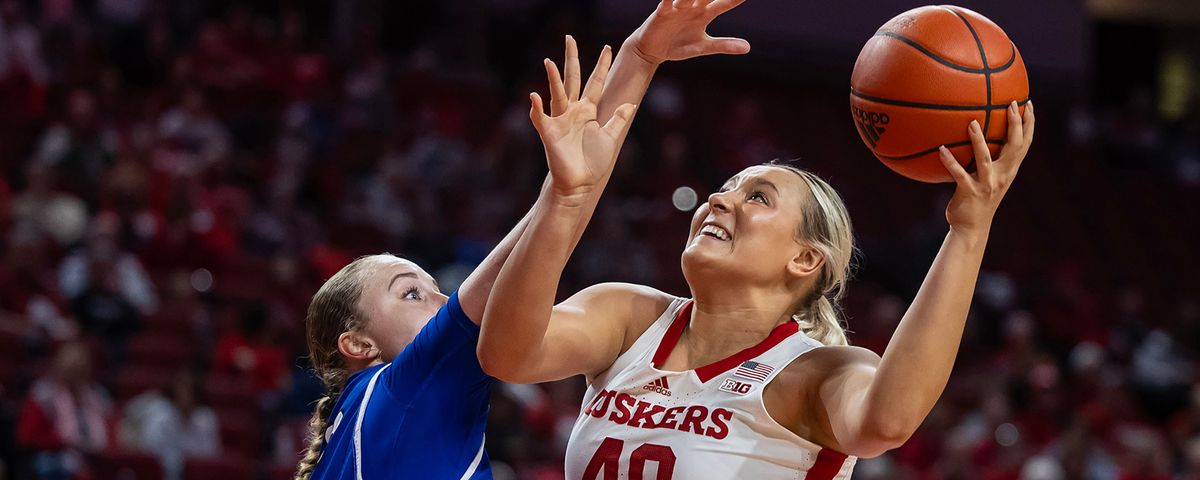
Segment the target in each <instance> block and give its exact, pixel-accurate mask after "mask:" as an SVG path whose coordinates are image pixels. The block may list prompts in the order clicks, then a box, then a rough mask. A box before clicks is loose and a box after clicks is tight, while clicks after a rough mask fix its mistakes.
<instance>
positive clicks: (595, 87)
mask: <svg viewBox="0 0 1200 480" xmlns="http://www.w3.org/2000/svg"><path fill="white" fill-rule="evenodd" d="M610 66H612V47H609V46H608V45H605V46H604V50H602V51H601V52H600V59H599V60H597V61H596V69H595V70H592V76H591V77H588V82H587V85H585V86H584V87H583V99H585V100H587V101H588V102H591V103H592V104H593V105H598V104H599V103H600V94H601V93H603V92H604V81H605V80H607V79H608V67H610Z"/></svg>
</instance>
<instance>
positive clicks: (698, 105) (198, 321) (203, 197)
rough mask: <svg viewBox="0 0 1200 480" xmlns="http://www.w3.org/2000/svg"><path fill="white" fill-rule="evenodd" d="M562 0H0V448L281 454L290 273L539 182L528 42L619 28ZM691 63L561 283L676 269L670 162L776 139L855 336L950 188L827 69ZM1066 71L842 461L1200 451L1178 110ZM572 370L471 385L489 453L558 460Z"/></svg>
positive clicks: (665, 77)
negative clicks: (488, 388) (1003, 196)
mask: <svg viewBox="0 0 1200 480" xmlns="http://www.w3.org/2000/svg"><path fill="white" fill-rule="evenodd" d="M593 7H594V5H593V4H591V3H588V2H582V3H578V4H570V5H558V4H557V2H519V3H515V4H504V3H503V2H500V4H496V5H492V4H487V3H484V2H475V1H461V2H442V3H439V2H431V3H430V4H428V5H408V4H407V2H386V1H381V0H358V1H350V0H346V1H339V2H332V1H324V2H322V1H316V0H305V1H285V2H279V3H276V2H245V3H239V2H218V1H202V0H172V1H169V2H151V1H146V0H91V1H74V0H42V1H15V0H0V99H2V103H0V104H2V105H4V108H2V109H0V171H2V172H3V177H2V178H0V258H3V261H2V263H0V479H3V478H20V479H25V478H33V479H107V478H137V479H141V478H168V479H183V478H189V479H190V478H197V479H199V478H218V477H221V478H224V479H225V480H236V479H243V478H245V479H259V478H279V479H283V478H290V476H291V473H292V471H293V469H294V466H295V463H296V461H297V459H298V458H299V452H300V451H301V450H302V448H303V447H304V445H305V443H304V439H303V435H304V433H305V432H306V423H307V421H308V418H309V415H310V414H311V408H312V402H313V401H314V400H315V399H316V397H317V396H318V394H319V393H320V389H321V386H320V383H319V382H318V381H317V380H316V379H315V378H314V377H313V376H312V375H311V374H310V373H309V372H308V371H307V370H306V363H305V359H304V357H303V354H304V352H305V346H304V328H303V319H304V313H305V309H306V308H307V302H308V299H309V297H310V296H311V295H312V294H313V293H314V292H315V291H316V288H317V287H318V286H319V285H320V283H321V282H322V281H323V279H324V278H327V277H328V276H329V275H330V274H332V273H333V272H335V271H337V270H338V269H339V268H340V267H341V266H343V265H345V264H346V263H347V262H348V261H350V260H351V259H353V258H354V257H355V256H358V255H361V254H369V253H378V252H384V251H387V252H392V253H395V254H399V255H402V256H405V257H407V258H410V259H412V260H414V261H416V262H417V263H419V264H421V265H423V266H424V267H425V268H426V269H428V270H429V271H430V272H431V273H433V274H434V275H435V276H436V277H437V278H438V281H439V283H440V284H441V286H442V288H443V289H445V290H446V291H447V292H448V291H449V290H451V289H453V288H455V286H456V285H458V283H459V282H461V280H462V279H463V278H465V276H466V275H467V274H468V273H469V272H470V271H471V269H472V268H473V267H474V266H475V265H476V264H477V263H478V262H479V261H480V260H481V259H482V258H483V257H484V256H485V255H486V254H487V252H488V251H489V249H490V248H491V246H492V245H494V244H495V243H496V242H497V241H498V240H499V239H500V238H501V237H502V236H503V234H504V233H506V232H507V230H508V229H509V228H510V227H511V226H512V225H513V224H514V223H515V222H516V220H517V219H518V218H519V216H520V215H521V214H523V213H524V211H525V210H526V208H527V207H528V205H530V204H531V202H532V200H533V198H534V196H535V194H536V192H537V189H538V187H539V186H540V184H541V178H542V175H543V174H544V170H545V167H544V159H543V157H542V149H541V146H540V144H539V143H538V141H537V137H536V135H535V134H534V132H533V129H532V128H531V127H530V125H529V124H528V117H527V112H528V106H527V103H525V102H526V100H525V98H526V97H525V93H526V92H528V91H530V90H532V89H535V88H541V85H542V83H543V80H542V79H541V77H540V75H542V74H541V66H540V61H539V60H540V58H541V57H544V56H550V57H555V58H556V57H557V56H558V55H560V54H561V47H560V45H561V43H560V42H561V38H562V35H563V34H565V33H574V34H576V35H577V36H579V37H580V38H582V39H583V40H582V42H581V45H583V50H584V52H585V53H586V52H590V51H593V50H595V51H598V49H599V46H600V45H601V42H602V41H607V42H610V43H613V44H614V45H616V44H619V41H620V38H621V37H620V36H619V35H621V34H623V33H624V32H607V31H606V30H605V29H604V28H603V27H602V26H599V25H597V24H596V23H597V14H596V12H595V11H594V10H595V9H594V8H593ZM613 35H616V36H613ZM751 41H752V42H753V38H751ZM593 47H594V48H593ZM1023 48H1026V49H1028V48H1036V47H1023ZM586 58H594V57H590V56H585V63H587V62H588V60H586ZM733 61H734V60H728V61H726V62H733ZM739 61H740V60H739ZM746 62H750V60H746ZM697 65H698V66H695V65H681V66H675V65H668V66H666V67H664V68H663V69H661V73H660V74H659V78H657V79H656V80H655V84H654V86H653V87H652V89H651V92H650V93H649V94H648V96H647V98H646V101H645V103H644V104H643V107H642V108H641V109H640V113H639V118H638V120H637V122H635V126H634V130H633V133H632V134H631V135H630V138H629V141H628V142H627V144H626V146H625V148H624V150H623V152H622V157H621V159H620V161H619V164H618V170H617V172H616V173H615V174H614V179H613V180H612V182H611V184H610V186H609V188H608V191H607V193H606V197H605V199H604V200H603V202H602V203H601V206H600V208H599V210H598V212H597V215H596V216H595V218H594V219H593V220H592V223H591V225H590V228H589V231H588V233H587V234H586V236H585V238H584V240H583V243H582V244H581V246H580V248H579V250H578V251H577V252H576V254H575V256H574V258H573V259H572V261H571V264H570V265H569V267H568V271H567V272H566V274H565V275H564V285H563V288H562V289H561V293H564V294H569V293H572V292H574V291H577V290H578V289H579V288H582V287H584V286H587V285H591V284H594V283H598V282H603V281H630V282H637V283H644V284H648V285H654V286H658V287H660V288H663V289H665V290H667V291H669V292H671V293H675V294H679V295H686V294H687V292H686V286H685V285H684V283H683V281H682V277H681V275H680V274H679V267H678V258H679V257H678V256H679V253H680V250H681V247H682V244H683V237H684V236H685V234H686V228H687V227H686V226H687V223H688V219H689V217H690V214H689V213H688V212H681V211H679V210H677V209H676V208H675V207H674V206H673V204H672V196H673V194H675V193H676V189H677V188H680V187H687V188H692V189H695V190H696V191H698V192H700V198H701V199H703V198H704V195H705V194H706V192H708V191H711V190H712V189H713V188H714V187H716V186H718V185H720V184H721V183H722V182H723V181H724V179H725V177H726V176H728V175H730V174H732V173H734V172H736V171H737V170H739V169H741V168H743V167H745V166H748V165H752V164H756V163H760V162H763V161H767V160H772V159H776V158H782V159H788V158H795V157H799V160H798V164H799V165H800V166H803V167H805V168H809V169H812V170H814V171H815V172H817V173H818V174H820V175H822V176H823V177H825V178H827V179H829V180H830V181H831V182H832V184H833V185H834V186H835V187H836V188H838V189H839V191H840V192H841V193H842V194H843V195H844V197H845V199H846V201H847V204H848V206H849V209H850V212H851V215H852V217H853V219H854V221H855V226H856V228H857V239H858V241H859V245H860V247H861V249H862V255H861V258H860V260H859V262H858V263H859V266H858V273H857V278H856V280H854V281H853V282H852V284H851V285H852V286H851V288H850V292H849V295H848V297H847V299H846V304H845V313H846V316H847V318H848V324H849V326H850V329H851V331H852V333H851V334H850V340H851V342H852V343H854V344H857V345H862V346H865V347H867V348H871V349H874V350H876V351H877V352H882V350H883V348H884V347H885V346H886V343H887V340H888V338H889V336H890V333H891V329H892V328H893V327H894V326H895V324H896V322H897V321H898V320H899V318H900V316H901V315H902V314H903V312H904V310H905V308H906V307H907V301H908V300H909V299H910V298H911V296H912V295H913V294H914V293H915V291H916V288H917V287H918V286H919V283H920V281H921V278H922V277H923V275H924V273H925V271H926V270H927V269H928V264H929V261H930V260H931V259H932V257H933V253H934V252H936V249H937V247H938V245H939V244H940V239H941V236H942V235H944V232H945V220H944V217H943V209H944V206H945V201H946V200H947V199H948V195H949V187H947V186H927V185H919V184H916V183H913V182H910V181H907V180H904V179H902V178H900V177H899V176H896V175H895V174H892V173H891V172H888V171H886V169H884V168H883V167H882V166H881V165H880V164H879V163H878V162H876V161H874V160H873V159H872V158H871V157H870V156H869V154H868V153H867V151H866V149H865V148H864V147H862V146H861V141H860V140H859V139H858V138H857V136H856V134H855V132H854V129H853V127H852V124H851V121H850V118H849V115H848V112H847V111H846V106H845V97H844V95H845V90H844V83H845V81H846V79H844V78H841V79H828V80H823V79H821V78H820V75H819V74H814V75H807V74H806V72H804V71H803V70H804V66H803V65H789V66H787V68H786V69H784V70H782V71H776V70H779V69H778V68H775V66H767V67H762V66H756V65H754V64H740V65H742V66H744V67H746V68H745V70H747V71H735V69H733V68H730V67H729V66H728V64H723V63H722V62H715V61H714V62H709V63H705V62H699V63H698V64H697ZM722 65H725V66H724V67H722ZM767 70H770V71H772V72H773V73H771V74H769V75H766V74H763V72H764V71H767ZM814 77H815V78H814ZM798 78H805V79H806V80H804V81H799V80H797V79H798ZM1037 88H1043V90H1042V91H1038V90H1037ZM1070 91H1071V89H1070V86H1064V85H1059V84H1049V85H1037V84H1035V98H1037V101H1038V105H1039V109H1038V111H1039V129H1038V132H1039V133H1038V139H1037V141H1036V142H1035V144H1034V146H1033V150H1032V153H1031V154H1030V158H1029V160H1028V161H1027V162H1026V164H1025V166H1024V167H1023V171H1022V175H1021V177H1020V179H1019V180H1018V182H1017V185H1016V186H1015V187H1014V189H1013V191H1012V192H1010V194H1009V197H1010V199H1009V200H1006V204H1005V207H1004V208H1002V210H1001V213H1000V216H999V217H998V218H997V219H996V226H995V232H994V233H993V236H992V240H991V242H992V244H991V245H990V247H989V253H988V258H987V260H986V261H985V265H984V273H983V275H982V277H981V279H980V282H979V291H978V294H977V297H976V301H975V304H974V308H973V311H972V314H971V319H970V322H969V326H968V332H967V337H966V339H965V340H964V343H963V347H962V352H961V354H960V357H959V361H958V364H957V368H956V369H955V372H954V374H953V377H952V378H951V381H950V385H949V386H948V388H947V391H946V393H945V395H944V397H943V400H942V401H941V402H940V403H939V404H938V406H937V407H936V408H935V409H934V411H933V412H932V414H931V415H930V417H929V419H928V420H927V421H926V422H925V424H924V425H923V426H922V428H921V429H920V431H918V432H917V434H916V435H915V436H914V437H913V438H912V439H911V440H910V441H909V442H908V443H907V444H906V445H905V446H904V447H902V448H900V449H898V450H896V451H893V452H890V453H888V454H886V455H884V456H883V457H880V458H877V459H870V460H863V461H861V462H860V464H859V466H858V468H857V471H856V473H855V478H856V479H859V478H861V479H940V478H946V479H988V480H991V479H995V480H1002V479H1026V480H1055V479H1076V478H1079V479H1097V480H1109V479H1111V480H1142V479H1144V480H1159V479H1162V480H1167V479H1200V386H1198V384H1200V382H1198V380H1200V368H1198V367H1200V362H1198V358H1197V353H1198V352H1200V294H1198V292H1200V286H1198V285H1197V281H1196V278H1195V275H1194V271H1196V269H1197V268H1200V260H1198V258H1197V253H1196V252H1195V251H1193V249H1194V247H1195V245H1196V244H1197V242H1198V241H1200V232H1198V229H1200V226H1198V225H1197V224H1196V222H1195V218H1197V217H1196V216H1190V215H1195V214H1196V213H1197V212H1196V207H1195V206H1196V205H1200V108H1197V105H1196V104H1197V102H1196V101H1192V102H1191V106H1190V107H1189V108H1188V110H1187V112H1186V113H1185V114H1184V115H1182V116H1179V117H1176V118H1173V119H1171V120H1167V119H1164V118H1160V117H1158V116H1156V115H1155V111H1154V109H1153V108H1152V104H1150V103H1147V102H1149V100H1148V99H1145V98H1142V97H1140V96H1138V97H1132V98H1130V99H1129V101H1128V102H1127V106H1126V107H1122V108H1121V109H1107V110H1105V109H1100V108H1096V107H1091V106H1089V105H1088V104H1087V103H1086V102H1079V103H1072V102H1071V101H1070V100H1064V99H1069V98H1074V97H1072V95H1070V94H1069V93H1070ZM1194 91H1195V86H1193V92H1194ZM1058 92H1061V93H1062V94H1063V95H1061V97H1057V98H1056V96H1055V93H1058ZM797 112H801V113H799V114H798V113H797ZM684 197H686V195H684ZM1187 218H1192V220H1187ZM583 390H584V385H583V382H582V380H581V379H578V378H575V379H569V380H564V381H561V382H556V383H550V384H544V385H536V386H519V385H503V386H501V387H499V388H497V389H496V392H495V398H494V399H493V403H492V410H491V420H490V423H489V429H488V451H489V454H490V456H491V459H492V461H493V464H494V467H493V468H494V469H495V471H496V476H497V478H522V479H539V480H540V479H547V480H549V479H558V478H562V467H561V465H562V455H563V450H564V447H565V442H566V439H567V437H568V434H569V432H570V428H571V425H572V423H573V422H574V419H575V417H576V414H577V412H578V411H579V408H580V405H579V403H580V400H581V397H582V394H583Z"/></svg>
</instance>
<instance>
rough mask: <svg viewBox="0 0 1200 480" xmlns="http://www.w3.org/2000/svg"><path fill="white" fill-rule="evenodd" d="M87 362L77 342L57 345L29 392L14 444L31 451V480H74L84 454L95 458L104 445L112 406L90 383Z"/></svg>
mask: <svg viewBox="0 0 1200 480" xmlns="http://www.w3.org/2000/svg"><path fill="white" fill-rule="evenodd" d="M89 357H90V355H89V353H88V351H87V348H86V347H84V346H83V344H81V343H68V344H66V345H63V346H62V347H60V349H59V350H58V352H57V354H56V355H55V357H54V364H53V367H52V369H51V371H50V372H49V373H48V374H47V375H46V376H45V377H42V378H40V379H38V380H37V381H35V382H34V384H33V386H32V387H31V388H30V390H29V396H28V397H27V398H26V400H25V404H24V406H22V408H21V414H20V419H19V420H18V425H17V442H18V444H19V445H20V446H21V447H23V448H26V449H28V450H29V451H31V452H32V454H33V455H32V457H31V463H32V473H33V476H34V477H35V478H38V479H41V480H67V479H73V478H80V476H82V475H83V474H84V472H85V470H86V464H85V463H84V455H85V454H92V453H99V452H101V451H103V450H104V449H105V448H106V447H107V446H108V444H109V432H110V421H111V420H112V419H111V414H112V404H111V402H110V400H109V398H108V396H107V395H106V394H105V393H104V390H103V389H101V387H100V386H99V385H98V384H96V383H95V381H94V380H92V370H91V364H92V362H91V359H90V358H89Z"/></svg>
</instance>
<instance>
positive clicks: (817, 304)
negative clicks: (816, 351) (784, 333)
mask: <svg viewBox="0 0 1200 480" xmlns="http://www.w3.org/2000/svg"><path fill="white" fill-rule="evenodd" d="M792 318H794V319H795V320H796V322H797V323H799V324H800V332H801V333H803V334H805V335H808V337H809V338H811V339H813V340H816V341H818V342H821V343H822V344H825V345H849V344H850V342H849V341H848V340H846V329H845V326H844V325H843V324H842V320H841V316H840V315H838V310H837V308H836V307H834V306H833V302H831V301H830V300H829V298H828V297H826V296H824V295H818V296H817V299H816V300H814V301H813V302H812V303H811V304H809V306H808V308H806V309H805V310H804V311H803V312H801V313H798V314H796V315H793V316H792Z"/></svg>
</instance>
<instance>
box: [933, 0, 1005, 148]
mask: <svg viewBox="0 0 1200 480" xmlns="http://www.w3.org/2000/svg"><path fill="white" fill-rule="evenodd" d="M942 8H944V9H946V10H949V11H950V13H953V14H954V15H956V16H958V18H960V19H962V21H963V23H964V24H966V25H967V30H970V31H971V36H972V37H974V38H975V46H976V47H979V58H981V59H983V81H984V83H986V84H987V103H988V106H989V107H991V106H992V69H991V68H989V65H988V61H987V53H986V52H984V51H983V41H981V40H979V34H978V33H976V32H975V27H972V26H971V22H969V21H967V17H964V16H962V14H961V13H958V10H955V9H953V8H950V7H947V6H945V5H942ZM1013 49H1014V50H1015V49H1016V47H1013ZM991 124H992V111H991V109H988V111H987V115H984V117H983V138H987V132H988V126H989V125H991Z"/></svg>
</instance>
